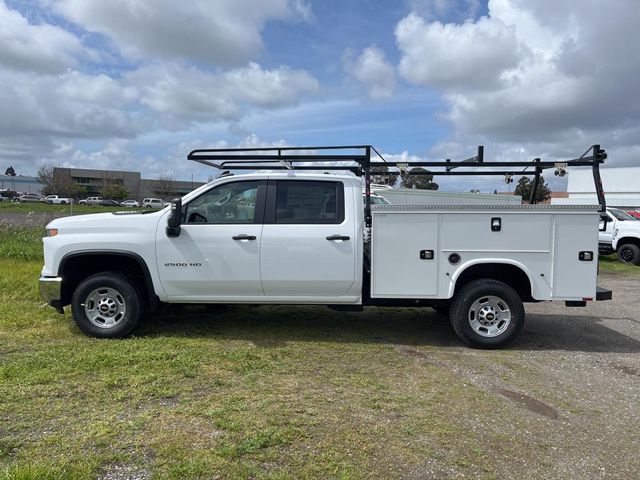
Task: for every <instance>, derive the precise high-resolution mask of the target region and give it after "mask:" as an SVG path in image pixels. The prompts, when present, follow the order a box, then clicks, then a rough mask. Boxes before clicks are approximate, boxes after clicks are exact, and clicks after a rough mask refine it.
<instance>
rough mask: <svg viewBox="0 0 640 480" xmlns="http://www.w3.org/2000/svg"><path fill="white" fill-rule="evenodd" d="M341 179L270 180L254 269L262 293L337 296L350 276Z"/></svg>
mask: <svg viewBox="0 0 640 480" xmlns="http://www.w3.org/2000/svg"><path fill="white" fill-rule="evenodd" d="M346 203H348V205H349V206H350V207H351V208H345V185H344V183H343V182H341V181H329V180H327V181H321V180H298V179H296V180H270V181H269V186H268V189H267V202H266V210H265V225H264V227H263V230H262V246H261V252H260V270H261V279H262V287H263V289H264V293H265V295H267V296H278V297H339V296H342V295H345V294H346V293H347V292H348V291H349V289H350V288H351V286H352V285H353V283H354V280H355V274H356V271H355V263H356V258H355V255H356V248H357V244H356V242H357V241H359V240H358V239H357V238H356V231H355V229H356V227H355V221H354V219H353V212H352V211H351V210H353V208H352V207H353V200H352V199H350V200H349V201H348V202H346Z"/></svg>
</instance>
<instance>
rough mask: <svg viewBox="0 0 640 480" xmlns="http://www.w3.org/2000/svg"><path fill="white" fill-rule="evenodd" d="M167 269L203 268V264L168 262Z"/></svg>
mask: <svg viewBox="0 0 640 480" xmlns="http://www.w3.org/2000/svg"><path fill="white" fill-rule="evenodd" d="M164 266H165V267H201V266H202V263H200V262H167V263H165V264H164Z"/></svg>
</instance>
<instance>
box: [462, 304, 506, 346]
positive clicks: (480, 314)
mask: <svg viewBox="0 0 640 480" xmlns="http://www.w3.org/2000/svg"><path fill="white" fill-rule="evenodd" d="M510 323H511V310H510V309H509V305H507V302H505V301H504V300H502V299H501V298H500V297H495V296H486V297H480V298H479V299H478V300H476V301H475V302H473V304H472V305H471V308H469V325H470V326H471V328H472V329H473V331H474V332H476V333H477V334H478V335H481V336H483V337H497V336H498V335H500V334H501V333H503V332H504V331H505V330H506V329H507V328H508V327H509V324H510Z"/></svg>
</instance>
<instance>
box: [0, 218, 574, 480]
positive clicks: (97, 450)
mask: <svg viewBox="0 0 640 480" xmlns="http://www.w3.org/2000/svg"><path fill="white" fill-rule="evenodd" d="M40 235H41V233H40V230H38V229H32V230H29V229H28V228H17V227H7V226H1V227H0V271H1V272H2V275H0V311H1V312H2V315H1V316H0V478H2V479H67V478H73V479H90V478H99V477H101V476H108V475H109V474H112V473H113V472H115V473H113V476H111V477H108V478H127V477H136V476H139V477H142V478H149V477H153V478H162V479H165V478H166V479H185V478H187V479H188V478H257V479H285V478H296V479H298V478H336V479H359V478H398V477H404V478H407V477H409V478H424V477H451V476H467V477H474V478H495V477H499V476H505V475H507V476H508V475H509V473H510V472H512V470H511V467H510V463H509V462H510V460H509V459H511V458H518V459H519V461H522V462H525V463H524V464H525V465H526V464H527V463H529V464H531V462H535V461H536V458H537V456H538V455H540V452H541V451H542V450H544V448H547V447H546V445H547V443H546V439H545V434H544V432H543V431H537V430H536V429H537V428H538V429H539V428H541V427H540V423H539V422H538V423H536V419H535V418H534V419H533V420H534V422H533V423H532V422H531V421H530V419H529V417H528V416H526V415H523V414H522V412H520V411H518V410H517V409H515V408H514V407H513V406H512V405H510V404H509V403H508V402H506V401H504V399H501V398H500V397H496V395H495V393H493V392H492V391H490V390H487V389H484V388H482V387H481V386H478V385H476V384H474V383H472V382H470V381H469V380H468V378H466V377H465V376H461V375H459V372H458V371H457V370H456V369H459V368H463V366H464V368H471V369H473V371H474V372H478V371H482V370H478V369H480V368H481V367H482V368H483V369H484V368H486V364H491V363H493V362H496V363H501V362H510V364H516V363H517V359H515V358H513V353H512V352H509V351H501V352H473V351H469V350H467V349H457V348H458V345H459V344H458V343H457V341H456V340H455V338H454V336H453V333H452V332H451V331H450V329H449V327H448V325H447V324H446V322H443V321H442V318H441V317H439V316H438V315H435V314H434V313H433V312H431V311H430V310H427V311H425V310H420V309H371V310H368V311H366V312H365V313H360V314H350V313H336V312H331V311H329V310H327V309H324V308H321V307H313V306H300V307H295V308H293V307H245V306H238V307H229V308H228V309H226V310H221V311H219V312H213V313H212V312H210V311H208V310H205V309H203V308H200V307H196V306H194V307H188V308H181V307H171V308H165V309H163V310H160V311H159V312H157V313H155V314H154V315H153V316H152V317H151V318H149V319H147V321H146V322H145V324H144V325H143V326H142V327H141V328H140V329H139V330H138V331H137V332H136V336H135V337H133V338H130V339H127V340H119V341H100V340H96V339H92V338H88V337H86V336H84V335H82V334H81V333H80V331H79V330H78V329H77V328H76V326H75V325H74V323H73V321H72V319H71V317H70V312H69V311H68V309H67V312H66V313H65V315H63V316H61V315H58V314H57V313H55V312H54V311H53V310H52V309H51V308H49V307H46V306H45V305H43V304H42V301H41V300H40V299H39V297H38V293H37V278H38V274H39V270H40V267H41V242H40V240H39V237H40ZM451 344H453V349H452V347H451ZM398 346H410V348H411V350H406V352H408V353H406V352H405V353H403V352H404V351H403V350H399V347H398ZM443 346H444V347H446V348H442V347H443ZM403 348H404V347H403ZM456 352H460V353H459V354H458V353H456ZM452 355H456V357H455V358H456V362H457V365H458V367H456V368H453V369H452V368H445V367H443V363H442V362H443V361H445V360H446V359H450V358H452ZM479 359H480V360H479ZM529 362H530V360H529V359H528V357H527V359H526V362H525V364H526V365H529ZM465 365H466V366H465ZM532 370H535V369H533V368H532ZM523 371H524V370H514V372H515V373H514V376H517V377H518V378H521V377H522V372H523ZM474 375H475V374H474ZM505 375H506V374H505ZM541 382H544V380H541ZM553 428H555V427H553ZM581 428H582V427H581ZM504 432H511V433H509V435H508V436H507V435H506V434H505V433H504ZM532 432H533V433H532ZM535 442H539V443H535ZM116 473H119V474H120V475H121V476H119V477H118V476H115V474H116ZM514 475H515V474H514ZM516 476H517V475H516Z"/></svg>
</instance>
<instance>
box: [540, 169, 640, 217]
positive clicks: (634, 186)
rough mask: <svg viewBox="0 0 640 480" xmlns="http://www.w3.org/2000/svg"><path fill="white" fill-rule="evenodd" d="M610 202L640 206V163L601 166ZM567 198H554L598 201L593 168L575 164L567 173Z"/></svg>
mask: <svg viewBox="0 0 640 480" xmlns="http://www.w3.org/2000/svg"><path fill="white" fill-rule="evenodd" d="M600 176H601V178H602V187H603V188H604V192H605V198H606V199H607V205H608V206H610V207H618V208H624V209H636V208H640V167H617V168H601V169H600ZM567 178H568V182H567V194H568V197H567V198H554V199H552V202H551V203H552V204H554V205H580V204H582V205H597V204H598V199H597V197H596V193H595V186H594V183H593V173H592V170H591V169H590V168H574V169H571V170H569V171H568V173H567Z"/></svg>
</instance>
